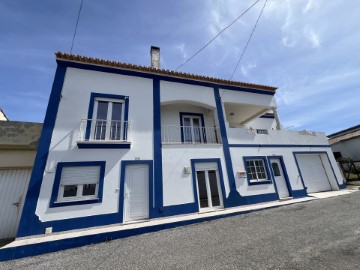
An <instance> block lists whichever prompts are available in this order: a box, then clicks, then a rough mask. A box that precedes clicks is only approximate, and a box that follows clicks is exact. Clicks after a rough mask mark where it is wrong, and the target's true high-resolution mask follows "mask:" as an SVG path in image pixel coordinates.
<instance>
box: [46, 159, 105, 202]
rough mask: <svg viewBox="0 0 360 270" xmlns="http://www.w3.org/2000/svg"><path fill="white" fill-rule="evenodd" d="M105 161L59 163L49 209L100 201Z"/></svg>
mask: <svg viewBox="0 0 360 270" xmlns="http://www.w3.org/2000/svg"><path fill="white" fill-rule="evenodd" d="M104 176H105V161H84V162H59V163H58V164H57V167H56V173H55V179H54V185H53V189H52V194H51V199H50V207H60V206H70V205H79V204H90V203H99V202H101V201H102V196H103V194H102V193H103V184H104Z"/></svg>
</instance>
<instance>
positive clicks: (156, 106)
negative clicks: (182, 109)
mask: <svg viewBox="0 0 360 270" xmlns="http://www.w3.org/2000/svg"><path fill="white" fill-rule="evenodd" d="M153 117H154V119H153V121H154V122H153V125H154V179H155V208H156V209H157V210H158V211H159V213H162V212H163V210H164V209H163V183H162V182H163V179H162V149H161V107H160V81H159V80H158V79H154V80H153Z"/></svg>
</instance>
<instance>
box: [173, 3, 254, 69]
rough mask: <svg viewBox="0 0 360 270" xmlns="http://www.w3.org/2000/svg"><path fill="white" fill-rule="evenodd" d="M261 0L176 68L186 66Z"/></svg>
mask: <svg viewBox="0 0 360 270" xmlns="http://www.w3.org/2000/svg"><path fill="white" fill-rule="evenodd" d="M259 1H260V0H257V1H255V2H254V3H253V4H252V5H251V6H250V7H248V8H247V9H246V10H245V11H244V12H243V13H241V14H240V15H239V16H238V17H237V18H236V19H235V20H234V21H232V22H231V23H230V24H229V25H228V26H226V27H225V28H223V29H222V30H221V31H220V32H219V33H217V34H216V35H215V36H214V37H213V38H212V39H211V40H210V41H209V42H208V43H206V44H205V45H204V46H203V47H201V48H200V49H199V50H198V51H197V52H195V53H194V54H193V55H192V56H191V57H189V58H188V59H187V60H186V61H185V62H184V63H182V64H181V65H180V66H178V67H177V68H176V70H178V69H179V68H181V67H182V66H184V65H185V64H186V63H187V62H189V61H190V60H191V59H193V58H194V57H195V56H196V55H198V54H199V53H200V52H201V51H202V50H203V49H205V48H206V47H207V46H209V45H210V43H212V42H213V41H214V40H215V39H216V38H217V37H218V36H220V35H221V34H222V33H223V32H224V31H225V30H226V29H228V28H229V27H230V26H232V25H233V24H234V23H235V22H237V21H238V20H239V19H240V18H241V17H242V16H243V15H244V14H246V13H247V12H248V11H249V10H250V9H251V8H252V7H253V6H255V5H256V4H257V3H258V2H259Z"/></svg>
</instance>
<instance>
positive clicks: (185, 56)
mask: <svg viewBox="0 0 360 270" xmlns="http://www.w3.org/2000/svg"><path fill="white" fill-rule="evenodd" d="M175 48H176V49H177V50H178V51H179V52H180V53H181V56H182V58H183V60H186V59H187V58H188V54H187V53H186V51H185V44H184V43H182V44H179V45H176V46H175Z"/></svg>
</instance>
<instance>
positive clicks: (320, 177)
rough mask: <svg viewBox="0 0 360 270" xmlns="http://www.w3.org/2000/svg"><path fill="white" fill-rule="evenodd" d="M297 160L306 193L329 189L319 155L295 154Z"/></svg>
mask: <svg viewBox="0 0 360 270" xmlns="http://www.w3.org/2000/svg"><path fill="white" fill-rule="evenodd" d="M297 160H298V163H299V167H300V171H301V176H302V178H303V180H304V184H305V186H306V187H307V192H308V193H312V192H320V191H327V190H331V186H330V183H329V179H328V176H327V174H326V172H325V169H324V166H323V163H322V161H321V158H320V156H319V155H297Z"/></svg>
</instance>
